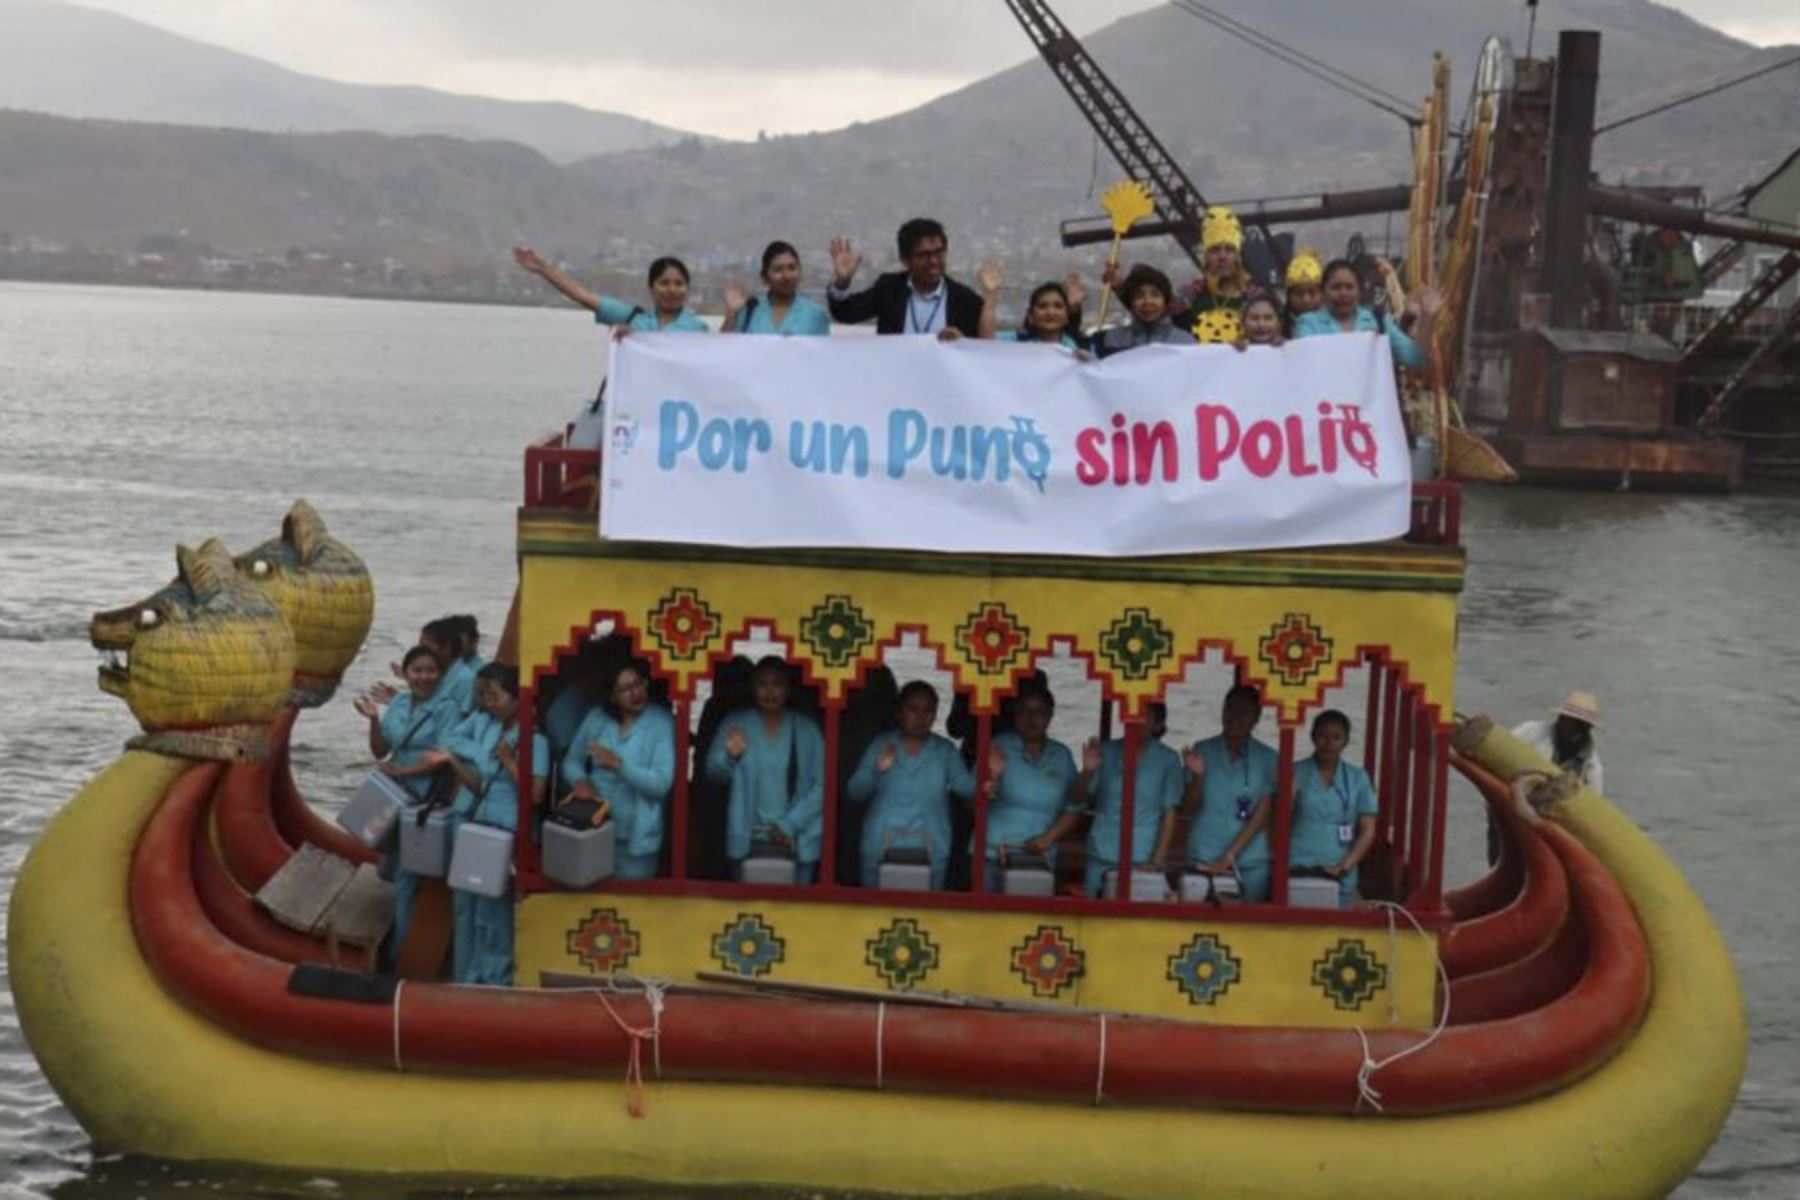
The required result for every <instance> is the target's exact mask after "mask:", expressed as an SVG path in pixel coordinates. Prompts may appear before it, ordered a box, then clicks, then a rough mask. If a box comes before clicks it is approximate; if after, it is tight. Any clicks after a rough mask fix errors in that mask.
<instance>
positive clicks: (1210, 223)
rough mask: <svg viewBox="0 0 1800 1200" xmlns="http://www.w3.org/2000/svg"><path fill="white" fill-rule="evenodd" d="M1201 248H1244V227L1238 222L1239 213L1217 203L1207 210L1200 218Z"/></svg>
mask: <svg viewBox="0 0 1800 1200" xmlns="http://www.w3.org/2000/svg"><path fill="white" fill-rule="evenodd" d="M1200 246H1201V249H1211V248H1212V247H1214V246H1230V247H1231V248H1232V249H1233V250H1242V249H1243V248H1244V227H1243V226H1242V225H1241V224H1239V223H1238V219H1237V214H1236V213H1234V212H1232V211H1231V210H1230V209H1229V208H1226V207H1225V206H1224V205H1223V204H1215V205H1213V206H1212V207H1211V208H1209V209H1207V210H1206V215H1205V216H1203V217H1201V218H1200Z"/></svg>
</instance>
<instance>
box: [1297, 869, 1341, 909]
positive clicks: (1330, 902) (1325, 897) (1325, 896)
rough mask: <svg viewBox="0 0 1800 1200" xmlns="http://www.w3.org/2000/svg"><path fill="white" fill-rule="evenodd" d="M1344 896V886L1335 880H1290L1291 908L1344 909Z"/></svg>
mask: <svg viewBox="0 0 1800 1200" xmlns="http://www.w3.org/2000/svg"><path fill="white" fill-rule="evenodd" d="M1343 895H1344V892H1343V885H1342V884H1340V883H1339V882H1338V881H1337V880H1335V879H1317V878H1312V877H1303V878H1300V879H1293V878H1290V879H1289V880H1288V907H1289V908H1342V907H1343Z"/></svg>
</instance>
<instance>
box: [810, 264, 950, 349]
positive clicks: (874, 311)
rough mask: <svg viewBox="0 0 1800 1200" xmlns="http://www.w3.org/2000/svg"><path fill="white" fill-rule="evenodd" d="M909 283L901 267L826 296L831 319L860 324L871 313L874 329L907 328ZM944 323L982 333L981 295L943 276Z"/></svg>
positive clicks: (886, 331)
mask: <svg viewBox="0 0 1800 1200" xmlns="http://www.w3.org/2000/svg"><path fill="white" fill-rule="evenodd" d="M911 292H912V284H911V282H909V281H908V279H907V277H906V272H904V271H890V272H888V273H887V274H886V275H883V276H881V277H880V278H878V279H876V281H875V282H874V283H873V284H872V285H871V286H869V287H867V288H864V289H863V290H862V291H860V292H851V293H850V294H849V295H848V296H845V297H844V298H843V299H841V300H833V299H830V298H829V297H827V300H828V302H829V304H830V307H831V319H832V320H834V321H837V322H839V323H841V324H844V325H860V324H862V323H863V322H864V321H867V320H869V319H870V318H871V317H873V318H874V320H875V332H876V333H905V332H906V300H907V297H908V295H910V294H911ZM944 296H945V298H944V308H945V313H944V323H945V324H946V325H947V326H949V327H950V328H952V329H956V330H960V331H961V332H962V335H963V336H964V337H979V336H981V295H980V293H978V292H977V291H976V290H975V289H974V288H972V287H968V286H966V285H964V284H960V283H958V282H956V280H954V279H951V278H949V277H948V276H946V277H945V279H944Z"/></svg>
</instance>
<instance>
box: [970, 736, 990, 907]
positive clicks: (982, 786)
mask: <svg viewBox="0 0 1800 1200" xmlns="http://www.w3.org/2000/svg"><path fill="white" fill-rule="evenodd" d="M993 733H994V719H993V718H992V717H990V716H988V715H987V714H986V713H981V714H980V715H978V716H977V717H976V718H975V852H974V854H973V855H972V856H971V857H972V860H973V862H972V865H971V866H970V868H969V890H970V891H971V892H974V893H975V894H976V895H980V894H982V893H983V892H985V891H987V810H988V797H987V785H988V751H989V750H990V749H991V748H992V747H993V744H994V743H993Z"/></svg>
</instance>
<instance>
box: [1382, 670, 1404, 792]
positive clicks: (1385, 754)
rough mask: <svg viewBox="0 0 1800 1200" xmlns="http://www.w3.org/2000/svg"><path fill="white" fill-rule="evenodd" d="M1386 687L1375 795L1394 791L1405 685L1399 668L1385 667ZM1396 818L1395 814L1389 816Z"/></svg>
mask: <svg viewBox="0 0 1800 1200" xmlns="http://www.w3.org/2000/svg"><path fill="white" fill-rule="evenodd" d="M1387 677H1388V678H1387V687H1386V688H1384V689H1383V695H1382V697H1381V760H1380V767H1381V770H1380V774H1379V775H1378V776H1377V777H1376V779H1375V791H1376V794H1377V795H1380V796H1387V795H1392V794H1393V791H1394V771H1395V756H1396V754H1397V753H1398V749H1399V740H1400V739H1399V736H1398V735H1399V730H1398V726H1399V724H1400V693H1401V690H1402V689H1403V688H1404V687H1405V685H1404V684H1403V683H1401V681H1400V669H1399V668H1398V667H1395V666H1393V665H1391V664H1390V665H1389V666H1388V669H1387ZM1391 819H1392V820H1396V821H1397V820H1398V819H1399V818H1398V815H1397V814H1396V815H1395V816H1394V817H1392V818H1391Z"/></svg>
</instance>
